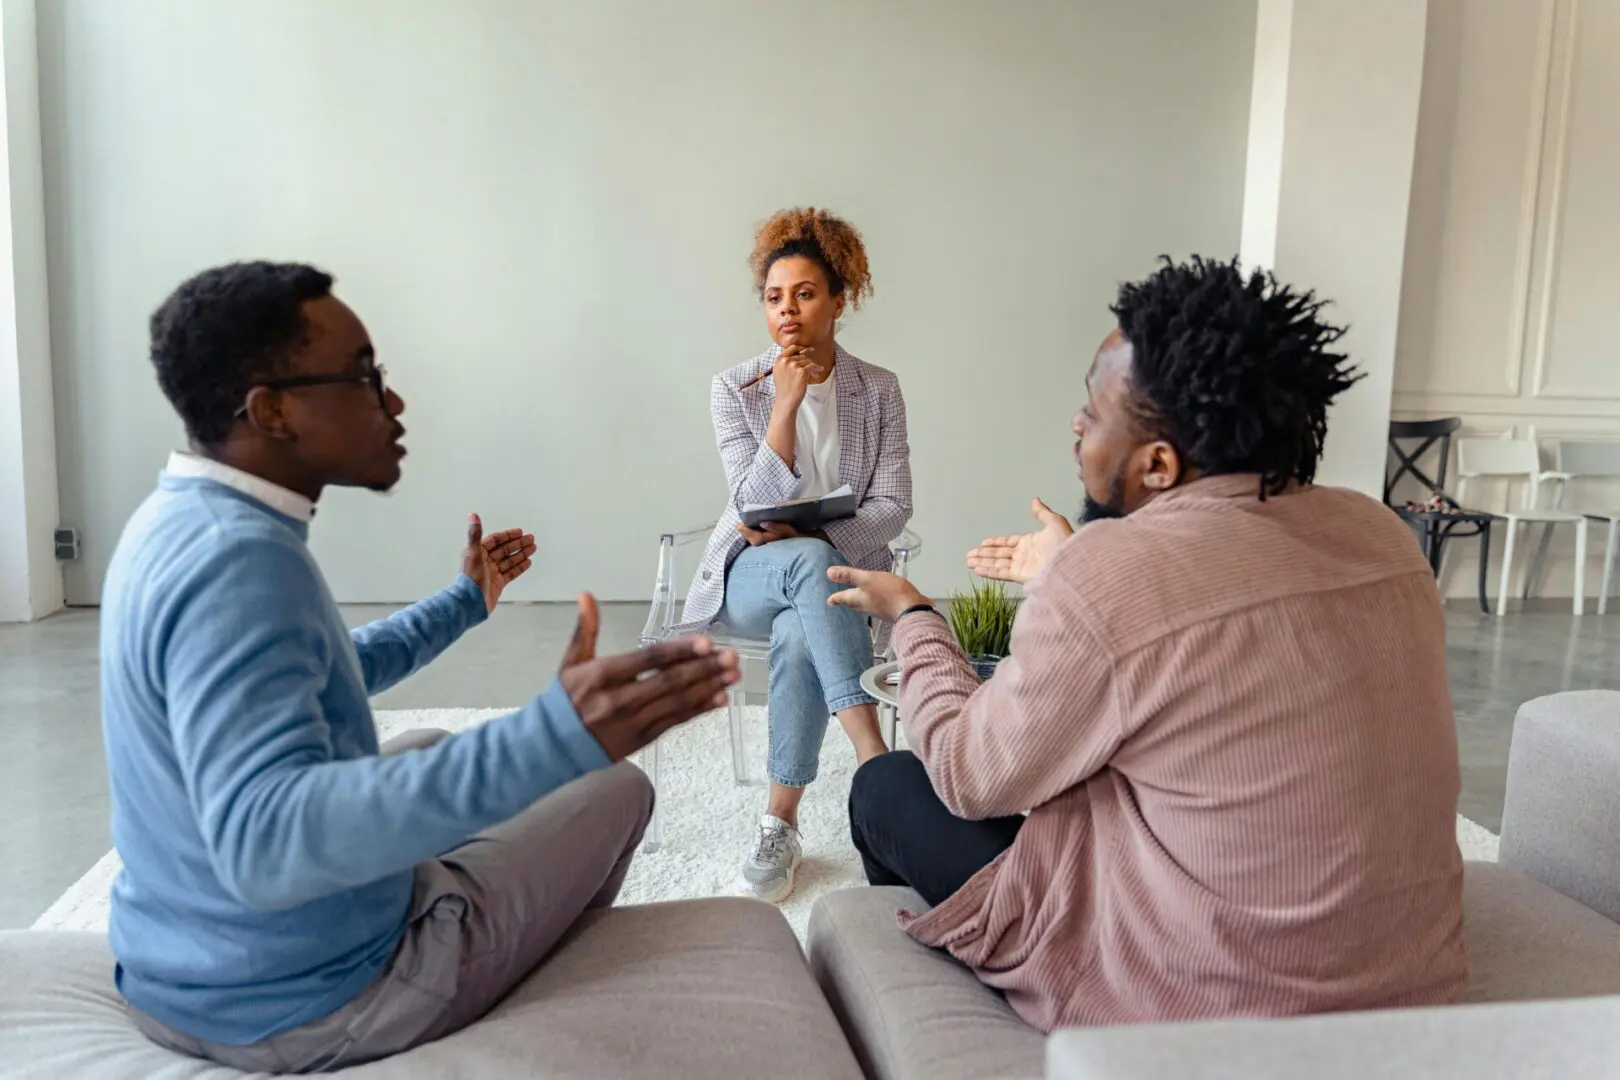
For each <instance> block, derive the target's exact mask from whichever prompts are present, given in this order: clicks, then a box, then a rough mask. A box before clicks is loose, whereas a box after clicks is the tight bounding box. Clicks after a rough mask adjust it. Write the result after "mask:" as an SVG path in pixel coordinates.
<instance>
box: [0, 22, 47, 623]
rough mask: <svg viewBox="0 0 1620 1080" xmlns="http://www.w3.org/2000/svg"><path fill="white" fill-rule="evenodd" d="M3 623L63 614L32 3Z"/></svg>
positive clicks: (14, 223) (20, 31)
mask: <svg viewBox="0 0 1620 1080" xmlns="http://www.w3.org/2000/svg"><path fill="white" fill-rule="evenodd" d="M0 38H3V41H4V49H3V57H4V79H3V84H0V85H3V94H4V103H3V107H0V159H3V168H0V622H16V621H25V620H28V619H35V618H39V617H40V616H43V615H49V614H50V613H51V612H53V611H56V610H57V609H58V608H60V607H61V606H62V573H61V570H60V569H59V568H58V566H57V563H56V556H55V546H54V543H53V538H52V534H53V533H54V531H55V529H56V525H57V477H56V431H55V421H54V419H53V415H52V400H51V342H50V311H49V300H48V297H47V295H46V271H45V227H44V194H43V186H44V182H43V176H42V173H41V166H40V119H39V77H38V64H37V54H36V52H35V48H34V2H33V0H4V3H3V5H0Z"/></svg>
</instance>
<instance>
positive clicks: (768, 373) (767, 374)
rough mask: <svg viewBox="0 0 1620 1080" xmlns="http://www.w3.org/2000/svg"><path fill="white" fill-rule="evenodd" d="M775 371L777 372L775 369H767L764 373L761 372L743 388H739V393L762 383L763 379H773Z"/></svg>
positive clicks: (743, 385) (742, 386)
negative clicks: (772, 373)
mask: <svg viewBox="0 0 1620 1080" xmlns="http://www.w3.org/2000/svg"><path fill="white" fill-rule="evenodd" d="M774 370H776V369H775V368H766V369H765V370H764V371H762V372H760V373H759V374H758V375H755V376H754V377H753V378H752V379H749V380H748V381H747V382H745V383H743V384H742V385H741V386H739V387H737V389H738V390H739V391H742V390H746V389H748V388H749V387H750V386H753V385H754V384H755V383H757V382H760V381H761V380H763V379H768V378H770V377H771V372H772V371H774Z"/></svg>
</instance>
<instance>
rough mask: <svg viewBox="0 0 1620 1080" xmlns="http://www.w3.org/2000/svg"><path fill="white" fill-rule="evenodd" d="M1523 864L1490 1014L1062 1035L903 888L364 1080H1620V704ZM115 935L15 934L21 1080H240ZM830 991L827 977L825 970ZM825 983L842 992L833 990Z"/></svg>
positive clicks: (1563, 720) (1566, 755) (1513, 768)
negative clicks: (165, 1023)
mask: <svg viewBox="0 0 1620 1080" xmlns="http://www.w3.org/2000/svg"><path fill="white" fill-rule="evenodd" d="M1501 860H1502V861H1501V863H1500V864H1495V863H1470V864H1469V865H1468V868H1467V873H1466V878H1465V883H1464V908H1465V931H1466V933H1467V936H1468V944H1469V950H1470V953H1471V959H1472V966H1473V980H1472V989H1471V992H1470V995H1469V997H1470V1001H1471V1002H1472V1004H1468V1005H1461V1006H1453V1007H1448V1008H1438V1009H1413V1010H1404V1011H1384V1012H1365V1013H1351V1014H1343V1015H1338V1016H1317V1017H1302V1018H1297V1019H1289V1020H1256V1021H1236V1022H1224V1023H1205V1024H1162V1025H1147V1026H1138V1027H1121V1028H1109V1029H1094V1030H1085V1031H1065V1032H1059V1033H1058V1034H1056V1035H1054V1036H1052V1037H1051V1038H1045V1037H1043V1036H1041V1035H1040V1034H1039V1033H1037V1032H1035V1031H1033V1030H1031V1029H1030V1028H1028V1027H1026V1026H1025V1025H1024V1024H1023V1023H1022V1022H1021V1021H1019V1019H1018V1018H1017V1017H1016V1016H1015V1015H1014V1014H1013V1013H1012V1010H1011V1009H1009V1008H1008V1007H1007V1004H1006V1002H1005V1001H1003V1000H1002V999H1001V998H1000V996H999V995H996V994H994V993H992V992H990V991H988V990H986V989H985V988H984V987H983V986H981V985H980V984H979V982H978V980H977V979H975V978H974V977H973V975H972V973H970V972H968V971H967V970H966V969H964V968H962V967H961V966H960V965H958V964H956V963H955V962H954V961H952V960H950V959H949V958H947V957H945V956H943V955H941V954H939V953H936V952H932V951H930V950H927V949H924V948H922V947H920V946H918V945H916V944H915V943H914V942H912V941H911V940H910V939H909V938H907V937H906V936H905V935H904V934H903V933H902V932H901V931H900V930H899V928H898V927H897V925H896V923H895V919H894V914H895V912H896V911H897V910H898V909H899V908H901V907H912V908H914V909H918V910H920V909H921V907H922V904H921V901H920V900H919V899H918V898H917V897H916V896H915V894H912V893H910V892H908V891H906V890H895V889H854V890H850V891H847V892H842V893H835V894H833V895H831V896H828V897H826V898H824V899H823V900H822V901H821V902H820V903H819V904H818V905H817V906H816V909H815V911H814V912H813V914H812V917H811V926H810V940H809V946H808V953H809V964H808V966H807V965H806V962H805V956H804V954H803V953H801V951H800V950H799V948H798V943H797V942H796V941H795V940H794V938H793V935H792V933H791V931H790V930H789V929H788V926H787V923H786V921H785V920H784V919H783V918H782V916H781V915H780V914H779V913H778V912H777V911H776V910H775V909H773V908H770V907H767V906H765V905H763V904H758V903H754V902H752V901H746V900H731V899H713V900H701V901H690V902H682V903H671V904H656V905H649V906H645V907H627V908H615V909H612V910H611V911H606V912H600V913H597V914H594V915H592V916H590V917H589V918H587V919H586V920H585V921H584V922H583V923H582V925H581V926H579V927H578V928H576V930H575V931H574V932H573V933H572V934H571V935H570V936H569V938H568V939H567V940H566V941H565V942H564V943H563V945H562V946H561V947H560V948H559V950H558V951H557V952H556V953H555V954H554V955H553V956H552V958H551V959H550V960H549V961H548V962H547V963H546V964H545V965H544V966H543V967H542V968H541V969H540V970H539V971H538V972H536V973H535V975H534V976H532V977H531V978H530V979H528V980H527V981H526V982H525V983H524V984H523V985H522V986H520V987H519V988H518V989H517V990H516V991H514V992H513V994H512V995H511V996H510V997H509V998H508V999H507V1000H506V1001H505V1002H503V1003H502V1004H501V1005H500V1006H499V1007H498V1008H497V1009H496V1010H495V1012H494V1013H492V1014H491V1015H490V1016H489V1017H488V1018H486V1019H485V1020H483V1021H481V1022H480V1023H478V1024H476V1025H474V1026H473V1027H472V1028H470V1029H468V1030H466V1031H464V1032H461V1033H460V1034H457V1035H454V1036H451V1037H450V1038H447V1039H443V1040H441V1041H439V1042H437V1043H434V1044H432V1045H429V1046H424V1047H420V1048H418V1049H417V1050H414V1051H411V1052H410V1053H407V1054H403V1055H401V1056H399V1057H397V1058H394V1059H391V1060H389V1061H385V1062H379V1063H376V1064H373V1065H368V1066H362V1067H359V1068H356V1069H351V1070H347V1071H346V1072H344V1073H343V1074H342V1075H345V1076H355V1077H366V1078H369V1080H405V1078H414V1077H436V1078H437V1077H444V1078H449V1080H456V1078H461V1077H467V1078H472V1077H479V1078H490V1080H501V1078H503V1077H520V1076H521V1077H542V1078H563V1077H568V1078H573V1077H580V1078H584V1077H591V1078H599V1077H600V1078H609V1077H640V1076H647V1077H657V1078H658V1080H684V1078H687V1077H691V1078H694V1080H695V1078H699V1077H704V1078H707V1077H717V1078H720V1080H738V1078H741V1077H746V1076H754V1075H763V1074H769V1075H780V1076H791V1077H804V1078H811V1080H815V1078H822V1077H826V1078H834V1077H837V1078H851V1080H854V1078H858V1077H861V1076H862V1075H863V1074H864V1075H865V1076H867V1077H870V1078H873V1080H958V1078H961V1080H966V1078H969V1077H972V1078H980V1077H1009V1078H1031V1080H1036V1078H1043V1077H1045V1078H1051V1080H1093V1078H1097V1080H1102V1078H1108V1080H1149V1078H1153V1080H1158V1078H1169V1077H1177V1078H1186V1080H1209V1078H1214V1077H1233V1078H1238V1077H1241V1078H1243V1080H1272V1078H1281V1077H1300V1076H1310V1077H1313V1078H1319V1080H1333V1078H1338V1077H1344V1078H1349V1077H1356V1078H1361V1077H1368V1076H1423V1077H1441V1078H1445V1077H1469V1078H1476V1080H1492V1078H1498V1077H1518V1076H1529V1075H1535V1076H1580V1077H1586V1076H1593V1077H1596V1076H1605V1075H1620V694H1610V693H1579V694H1561V695H1555V696H1553V697H1550V698H1542V699H1539V700H1537V701H1533V702H1530V703H1528V704H1527V705H1525V706H1524V707H1523V708H1522V709H1521V710H1520V712H1519V717H1518V721H1517V724H1516V726H1515V730H1514V740H1513V750H1512V755H1511V762H1510V765H1509V772H1508V789H1507V803H1506V809H1505V812H1504V819H1503V831H1502V847H1501ZM111 967H112V958H111V956H110V955H109V954H108V952H107V946H106V943H105V941H104V939H102V938H101V936H100V935H94V934H75V933H48V932H34V931H22V932H15V933H9V934H0V1077H4V1078H6V1080H10V1078H13V1077H25V1078H41V1080H43V1078H50V1080H58V1078H63V1080H67V1078H81V1077H82V1078H85V1080H103V1078H105V1080H112V1078H118V1080H126V1078H134V1077H142V1078H146V1077H151V1078H156V1080H226V1078H229V1077H240V1076H242V1075H244V1074H242V1073H238V1072H236V1071H234V1070H230V1069H221V1068H217V1067H214V1066H211V1065H208V1064H205V1063H201V1062H195V1061H190V1060H188V1059H185V1058H181V1057H178V1056H176V1055H173V1054H169V1053H167V1052H165V1051H162V1050H159V1049H157V1048H156V1047H154V1046H152V1045H150V1044H148V1043H147V1042H146V1041H145V1039H144V1038H142V1037H141V1035H140V1034H139V1032H137V1031H136V1030H135V1029H134V1027H133V1026H132V1025H131V1024H130V1023H129V1020H128V1018H127V1015H126V1014H125V1012H124V1009H123V1007H122V1005H121V1003H120V1001H119V998H118V995H117V992H116V990H115V989H114V988H113V986H112V982H111V979H110V971H111ZM812 975H813V977H812ZM818 983H819V988H818Z"/></svg>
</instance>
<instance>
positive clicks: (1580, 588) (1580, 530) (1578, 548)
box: [1574, 518, 1586, 615]
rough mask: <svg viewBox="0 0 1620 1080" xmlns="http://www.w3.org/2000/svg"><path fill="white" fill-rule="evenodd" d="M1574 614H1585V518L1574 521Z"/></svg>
mask: <svg viewBox="0 0 1620 1080" xmlns="http://www.w3.org/2000/svg"><path fill="white" fill-rule="evenodd" d="M1574 606H1575V614H1577V615H1584V614H1586V519H1585V518H1582V519H1581V520H1579V521H1577V522H1576V523H1575V605H1574Z"/></svg>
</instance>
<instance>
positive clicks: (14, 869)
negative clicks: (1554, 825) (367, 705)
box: [0, 601, 1620, 929]
mask: <svg viewBox="0 0 1620 1080" xmlns="http://www.w3.org/2000/svg"><path fill="white" fill-rule="evenodd" d="M1567 604H1568V602H1567V601H1565V602H1564V603H1563V604H1562V605H1560V604H1557V603H1555V602H1541V601H1538V602H1537V603H1536V604H1535V606H1534V609H1533V610H1531V611H1528V612H1523V613H1515V614H1512V615H1510V616H1509V617H1508V618H1505V619H1495V618H1489V617H1485V616H1481V615H1479V614H1477V612H1476V611H1474V610H1472V609H1471V608H1470V607H1468V606H1466V605H1462V604H1459V605H1456V606H1454V607H1453V609H1452V610H1450V611H1449V612H1448V614H1447V627H1448V644H1447V652H1448V657H1449V663H1450V668H1451V682H1452V689H1453V694H1454V698H1455V703H1456V717H1457V737H1458V745H1459V749H1460V756H1461V762H1462V777H1463V785H1462V787H1463V790H1462V798H1461V799H1460V801H1459V804H1458V811H1459V812H1460V813H1462V814H1464V815H1466V816H1467V817H1470V818H1472V819H1473V820H1475V821H1477V822H1479V823H1480V824H1481V825H1484V826H1485V827H1486V828H1488V829H1491V830H1493V831H1495V830H1497V829H1499V828H1500V826H1501V818H1502V795H1503V787H1504V783H1505V779H1506V775H1507V753H1508V742H1509V737H1510V734H1511V731H1512V725H1513V715H1514V712H1515V710H1516V709H1517V708H1518V706H1519V704H1520V703H1521V702H1523V701H1525V700H1526V699H1528V698H1532V697H1536V696H1539V695H1541V694H1547V693H1552V692H1555V691H1558V690H1569V689H1585V688H1591V687H1614V686H1620V677H1617V674H1620V673H1617V670H1616V669H1617V668H1620V614H1612V615H1608V616H1605V617H1601V618H1600V617H1598V616H1596V615H1591V614H1588V615H1586V616H1585V617H1583V618H1580V619H1576V618H1574V617H1572V616H1571V615H1570V614H1569V608H1568V606H1567ZM388 610H389V609H387V608H379V607H352V608H348V609H345V616H346V617H347V618H348V619H349V621H350V623H351V625H357V624H359V623H362V622H366V621H368V620H370V619H374V618H377V617H378V616H379V615H383V614H386V613H387V611H388ZM646 610H647V609H646V605H643V604H636V605H607V606H605V607H604V609H603V631H602V640H601V648H602V650H603V651H604V652H618V651H621V650H624V649H627V648H630V647H632V646H633V645H634V643H635V640H636V635H637V633H638V631H639V630H640V629H641V623H642V620H643V619H644V618H645V616H646ZM573 619H574V615H573V609H572V608H571V607H567V606H561V605H549V604H530V605H521V606H520V605H511V606H507V607H503V608H502V609H501V610H500V611H499V612H497V613H496V617H495V618H494V619H492V620H490V622H488V623H486V624H485V625H483V626H481V627H479V628H478V629H477V630H475V631H473V632H472V633H471V634H469V635H468V636H467V637H466V638H465V639H463V641H462V642H461V643H459V644H458V645H457V646H456V647H455V648H454V649H453V650H451V652H450V653H449V654H447V655H446V656H445V657H444V658H442V659H441V660H440V662H439V663H437V664H435V665H433V666H431V667H429V668H428V669H426V670H424V671H422V672H421V673H419V674H418V675H417V676H416V677H415V678H413V679H410V680H408V681H407V682H405V683H403V684H401V685H400V686H397V687H395V688H394V689H393V690H390V691H389V692H388V693H386V694H384V695H382V696H381V697H379V698H378V699H377V701H376V704H377V707H378V708H384V709H390V708H392V709H401V708H406V709H408V708H438V707H504V706H515V705H518V704H519V703H521V702H522V701H524V700H526V699H527V698H528V697H529V696H531V695H532V694H534V693H536V692H537V691H539V690H541V689H543V688H544V687H545V685H546V684H547V683H548V682H549V681H550V679H551V677H552V673H553V672H554V671H555V670H556V666H557V663H558V660H559V659H560V658H561V656H562V650H563V647H564V645H565V644H566V643H567V640H568V637H569V635H570V633H571V632H572V629H573ZM97 627H98V620H97V615H96V612H95V611H93V610H75V611H68V612H64V613H62V614H60V615H57V616H54V617H52V618H49V619H45V620H43V621H41V622H38V623H32V624H27V625H0V929H9V928H15V927H24V926H27V925H29V924H30V923H31V922H33V920H34V919H35V918H36V917H38V915H39V914H40V913H41V912H42V911H44V910H45V908H47V907H48V906H50V903H51V902H52V901H53V900H55V899H56V897H57V896H59V895H60V894H61V893H62V891H63V890H65V889H66V888H67V887H68V886H69V885H71V884H72V883H73V882H74V881H75V880H77V879H78V878H79V876H80V875H81V874H83V873H84V871H85V870H87V869H89V867H90V865H91V864H92V863H94V862H95V861H96V860H97V859H99V858H100V857H101V856H102V855H103V854H105V853H106V851H107V849H108V847H109V846H110V843H109V841H108V839H107V780H106V773H105V766H104V762H103V759H102V748H101V729H100V722H99V716H98V700H97V671H96V654H97V641H96V636H97Z"/></svg>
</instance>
